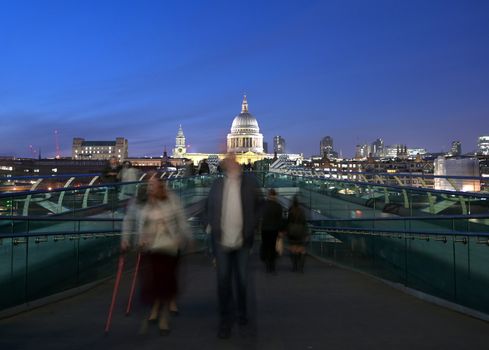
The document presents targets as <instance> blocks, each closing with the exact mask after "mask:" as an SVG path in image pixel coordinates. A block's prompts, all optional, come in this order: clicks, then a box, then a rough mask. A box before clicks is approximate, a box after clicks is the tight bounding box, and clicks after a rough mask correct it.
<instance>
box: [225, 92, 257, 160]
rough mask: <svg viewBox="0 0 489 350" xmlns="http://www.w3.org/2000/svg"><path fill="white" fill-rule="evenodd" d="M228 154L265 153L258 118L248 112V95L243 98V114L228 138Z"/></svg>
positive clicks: (235, 120)
mask: <svg viewBox="0 0 489 350" xmlns="http://www.w3.org/2000/svg"><path fill="white" fill-rule="evenodd" d="M227 146H228V152H233V153H247V152H253V153H263V135H262V134H260V128H259V126H258V122H257V121H256V118H255V117H254V116H253V115H252V114H251V113H250V112H248V101H247V99H246V95H244V97H243V103H242V105H241V113H240V114H238V115H237V116H236V117H235V118H234V120H233V124H232V125H231V133H229V134H228V136H227Z"/></svg>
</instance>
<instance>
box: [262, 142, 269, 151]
mask: <svg viewBox="0 0 489 350" xmlns="http://www.w3.org/2000/svg"><path fill="white" fill-rule="evenodd" d="M263 153H268V142H265V141H263Z"/></svg>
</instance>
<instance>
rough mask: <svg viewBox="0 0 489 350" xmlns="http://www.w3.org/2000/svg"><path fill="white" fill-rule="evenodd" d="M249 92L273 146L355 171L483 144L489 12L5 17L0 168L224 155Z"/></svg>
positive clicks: (286, 10) (100, 9)
mask: <svg viewBox="0 0 489 350" xmlns="http://www.w3.org/2000/svg"><path fill="white" fill-rule="evenodd" d="M244 91H246V93H247V95H248V102H249V108H250V112H251V113H253V114H254V115H255V116H256V117H257V119H258V122H259V124H260V128H261V131H262V133H263V134H264V136H265V140H266V141H268V142H269V143H271V140H272V137H273V136H274V135H282V136H283V137H285V139H286V141H287V150H288V151H289V152H304V153H305V154H308V155H309V154H316V153H318V148H319V140H320V139H321V137H323V136H326V135H330V136H332V137H333V139H334V143H335V145H334V146H335V149H337V150H341V151H342V152H343V154H344V155H352V154H353V153H354V147H355V144H357V143H363V142H372V141H373V140H374V139H375V138H377V137H382V138H383V139H384V140H385V142H386V144H393V143H406V144H407V145H408V146H412V147H426V148H428V149H429V150H431V151H438V150H448V148H449V146H450V142H451V141H452V140H461V141H462V147H463V151H464V152H468V151H470V150H473V149H475V145H476V138H477V137H478V136H479V135H482V134H489V1H466V0H460V1H450V0H440V1H434V0H430V1H425V0H423V1H416V0H406V1H396V0H386V1H380V0H379V1H378V0H361V1H360V0H357V1H353V0H343V1H304V0H302V1H147V0H138V1H136V0H134V1H121V0H118V1H109V0H102V1H87V0H84V1H75V0H73V1H49V0H46V1H23V0H18V1H17V0H16V1H9V2H7V1H0V122H1V128H0V154H1V155H17V156H28V155H30V151H29V145H31V144H32V145H33V146H34V147H36V148H37V147H40V148H41V149H42V152H43V154H44V155H45V156H53V155H54V151H55V142H54V133H53V131H54V130H55V129H57V130H59V135H60V136H59V138H60V144H61V149H62V154H63V155H65V156H69V155H70V154H71V142H72V138H73V137H84V138H86V139H89V140H103V139H114V138H115V137H116V136H124V137H126V138H128V139H129V153H130V156H142V155H158V154H161V153H162V149H163V147H164V146H165V145H166V146H167V147H168V149H171V148H172V146H173V144H174V139H175V135H176V132H177V129H178V125H179V124H182V125H183V128H184V131H185V134H186V136H187V141H188V143H189V144H190V151H194V152H217V151H219V150H220V148H221V145H222V144H223V143H224V140H225V137H226V134H227V133H228V132H229V128H230V126H231V122H232V120H233V118H234V116H235V115H236V114H238V113H239V111H240V104H241V99H242V93H243V92H244Z"/></svg>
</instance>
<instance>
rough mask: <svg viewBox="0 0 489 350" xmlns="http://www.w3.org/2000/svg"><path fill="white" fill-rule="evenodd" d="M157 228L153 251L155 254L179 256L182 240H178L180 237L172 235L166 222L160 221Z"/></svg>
mask: <svg viewBox="0 0 489 350" xmlns="http://www.w3.org/2000/svg"><path fill="white" fill-rule="evenodd" d="M156 227H157V229H156V235H155V239H154V241H153V245H152V246H151V250H152V251H154V252H161V253H166V254H170V255H177V254H178V249H179V247H180V239H179V238H178V235H175V234H172V233H171V232H170V231H169V230H168V225H167V224H166V222H165V221H164V220H159V221H158V223H157V224H156Z"/></svg>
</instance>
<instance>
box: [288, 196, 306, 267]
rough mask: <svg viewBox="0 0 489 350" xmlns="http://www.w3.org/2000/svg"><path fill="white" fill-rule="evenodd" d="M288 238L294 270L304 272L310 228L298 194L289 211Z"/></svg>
mask: <svg viewBox="0 0 489 350" xmlns="http://www.w3.org/2000/svg"><path fill="white" fill-rule="evenodd" d="M287 238H288V241H289V252H290V258H291V260H292V270H293V271H297V272H304V263H305V260H306V241H307V238H308V230H307V223H306V215H305V213H304V210H303V209H302V208H301V206H300V204H299V199H298V198H297V196H295V197H294V199H293V200H292V205H291V207H290V208H289V212H288V218H287Z"/></svg>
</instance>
